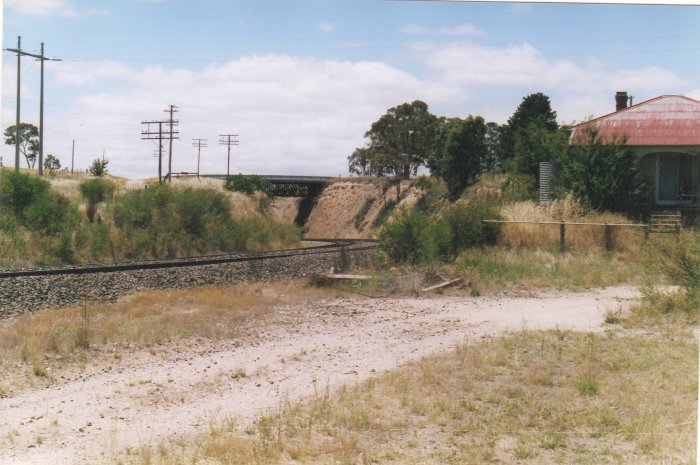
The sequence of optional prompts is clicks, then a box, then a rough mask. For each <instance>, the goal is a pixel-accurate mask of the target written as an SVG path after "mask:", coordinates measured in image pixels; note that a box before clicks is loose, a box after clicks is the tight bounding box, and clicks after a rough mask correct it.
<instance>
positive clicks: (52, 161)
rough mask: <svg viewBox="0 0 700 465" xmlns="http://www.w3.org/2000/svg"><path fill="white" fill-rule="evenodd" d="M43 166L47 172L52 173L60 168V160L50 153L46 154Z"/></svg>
mask: <svg viewBox="0 0 700 465" xmlns="http://www.w3.org/2000/svg"><path fill="white" fill-rule="evenodd" d="M44 168H45V169H47V170H48V171H49V173H51V174H54V173H55V172H56V171H58V170H60V169H61V160H59V159H58V158H57V157H55V156H53V155H52V154H48V155H46V158H45V159H44Z"/></svg>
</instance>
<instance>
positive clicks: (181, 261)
mask: <svg viewBox="0 0 700 465" xmlns="http://www.w3.org/2000/svg"><path fill="white" fill-rule="evenodd" d="M305 241H307V239H305ZM333 241H334V242H332V243H329V244H324V245H318V246H312V247H301V248H295V249H282V250H273V251H266V252H261V253H239V254H217V255H202V256H196V257H187V258H177V259H156V260H147V261H143V260H140V261H131V262H117V263H111V264H106V265H105V264H89V265H77V266H62V267H51V268H22V269H18V270H0V279H3V278H17V277H29V276H50V275H77V274H97V273H115V272H120V271H136V270H156V269H169V268H187V267H195V266H206V265H217V264H224V263H235V262H246V261H262V260H270V259H275V258H287V257H298V256H302V255H315V254H327V253H337V252H340V251H341V250H343V249H344V250H346V251H352V252H354V251H362V250H371V249H373V248H375V247H376V244H374V243H372V244H371V245H365V246H362V245H361V244H362V243H363V242H369V241H364V240H363V241H357V240H352V241H350V240H347V242H346V240H343V239H341V240H333ZM318 242H331V240H325V241H318ZM357 245H359V246H358V247H355V246H357Z"/></svg>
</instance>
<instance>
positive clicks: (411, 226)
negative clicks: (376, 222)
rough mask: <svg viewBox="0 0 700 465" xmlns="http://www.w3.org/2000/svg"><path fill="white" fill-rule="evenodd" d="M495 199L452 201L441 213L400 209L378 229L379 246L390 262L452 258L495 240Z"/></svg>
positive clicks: (410, 262)
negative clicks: (490, 220)
mask: <svg viewBox="0 0 700 465" xmlns="http://www.w3.org/2000/svg"><path fill="white" fill-rule="evenodd" d="M498 218H499V215H498V211H497V209H496V207H495V203H493V202H490V201H481V200H473V201H470V202H462V203H458V204H456V205H453V206H452V207H450V208H449V209H447V210H446V211H445V213H444V214H443V215H442V216H441V217H437V218H436V217H432V218H431V217H429V216H428V215H427V214H426V213H424V212H422V211H417V212H409V211H407V210H405V209H401V210H400V211H399V212H398V213H396V214H395V215H394V217H393V218H392V219H391V221H389V222H388V223H387V224H386V225H385V226H384V228H383V229H382V230H381V231H380V233H379V240H380V243H379V244H380V248H381V249H382V250H383V251H384V253H386V255H387V256H388V257H389V259H391V260H392V261H394V262H398V263H408V264H417V263H429V262H432V261H435V260H440V261H443V262H446V261H452V260H454V259H455V258H456V257H457V256H458V255H459V253H460V252H461V251H463V250H465V249H468V248H471V247H477V246H481V245H484V244H495V243H496V240H497V238H498V232H499V227H498V224H493V223H491V224H488V223H483V221H482V220H485V219H498Z"/></svg>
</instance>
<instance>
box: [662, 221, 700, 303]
mask: <svg viewBox="0 0 700 465" xmlns="http://www.w3.org/2000/svg"><path fill="white" fill-rule="evenodd" d="M653 261H654V263H655V264H656V266H657V267H658V269H659V270H660V271H661V272H662V273H664V274H665V275H666V276H667V277H668V278H669V279H670V280H671V282H672V283H673V284H677V285H679V286H681V287H682V288H683V289H684V290H685V291H686V292H687V293H689V294H693V293H697V292H698V291H700V233H698V232H696V231H682V232H681V234H680V235H679V236H678V238H676V239H672V240H670V241H666V242H664V243H661V244H660V245H659V247H658V250H657V251H656V253H655V254H654V257H653Z"/></svg>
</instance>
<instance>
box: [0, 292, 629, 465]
mask: <svg viewBox="0 0 700 465" xmlns="http://www.w3.org/2000/svg"><path fill="white" fill-rule="evenodd" d="M636 297H637V291H636V289H634V288H631V287H613V288H608V289H602V290H592V291H588V292H583V293H558V292H545V293H542V294H540V295H536V296H530V297H513V296H496V297H476V298H465V297H438V296H435V297H432V298H402V299H392V298H380V299H369V298H339V299H329V300H320V301H313V302H309V303H307V304H303V305H300V304H295V305H288V306H281V307H278V308H276V309H275V310H274V311H273V313H272V315H271V316H270V321H269V322H268V324H266V325H265V326H264V327H263V328H259V329H258V330H257V332H255V333H254V334H253V335H251V336H248V337H245V338H242V339H240V340H236V341H228V342H225V343H216V344H214V343H211V342H208V341H201V340H199V341H183V342H181V343H178V344H173V345H169V346H167V347H164V348H162V349H163V351H164V352H167V355H162V354H159V355H151V354H149V353H147V352H143V353H134V354H129V355H128V356H125V357H124V358H123V359H121V360H108V361H106V362H104V363H101V364H98V365H97V366H91V367H89V368H87V369H86V370H85V371H84V372H81V373H77V372H76V373H75V374H74V375H64V376H62V377H59V378H58V379H56V380H55V381H56V382H55V383H54V384H53V385H52V386H51V387H48V388H43V389H36V390H28V391H25V392H22V393H19V394H17V395H15V396H13V397H10V398H0V412H3V413H2V415H1V416H0V464H2V465H16V464H33V465H42V464H56V463H61V464H72V463H75V464H87V463H114V459H115V457H118V456H119V454H121V453H123V451H124V450H125V448H127V447H130V448H132V449H133V448H138V447H139V446H140V445H143V444H154V443H157V442H158V441H162V440H166V439H168V438H173V437H183V438H188V437H192V436H193V435H196V434H197V433H199V432H203V431H206V428H207V425H208V422H209V421H210V420H211V419H213V418H214V419H215V418H222V417H223V416H234V417H237V418H238V419H239V420H240V423H241V424H245V423H246V422H250V421H252V420H253V419H254V418H256V417H257V416H259V415H262V414H264V413H265V412H268V411H270V409H274V408H275V407H276V406H278V405H279V403H280V402H281V401H283V400H285V399H292V400H294V399H301V398H304V397H307V396H310V395H313V394H314V392H319V391H321V390H323V389H325V388H326V387H330V388H331V389H332V388H334V387H337V386H338V385H339V384H341V383H348V382H357V381H360V380H363V379H366V378H368V377H371V376H376V375H378V374H380V373H383V372H385V371H388V370H391V369H394V368H396V367H397V366H400V365H401V364H403V363H405V362H407V361H409V360H412V359H416V358H418V357H421V356H423V355H426V354H429V353H433V352H436V351H442V350H446V349H448V348H450V347H452V346H454V345H455V344H457V343H460V342H463V341H465V340H477V339H479V338H482V337H488V336H492V335H498V334H501V333H503V332H504V331H509V330H519V329H522V328H524V327H526V328H528V329H544V328H555V327H557V328H561V329H572V330H581V331H601V330H602V321H603V318H604V313H605V311H606V310H608V309H616V308H619V307H620V306H624V305H626V304H627V303H628V302H629V301H630V300H631V299H635V298H636ZM241 370H243V371H244V372H245V376H240V373H241ZM38 437H40V438H42V439H41V441H40V443H38V441H37V438H38Z"/></svg>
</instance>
